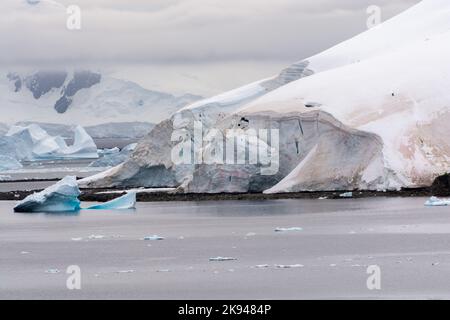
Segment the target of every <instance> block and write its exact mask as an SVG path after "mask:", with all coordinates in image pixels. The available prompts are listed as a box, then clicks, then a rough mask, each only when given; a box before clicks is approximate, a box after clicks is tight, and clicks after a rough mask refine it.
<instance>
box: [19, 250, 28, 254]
mask: <svg viewBox="0 0 450 320" xmlns="http://www.w3.org/2000/svg"><path fill="white" fill-rule="evenodd" d="M20 254H29V252H28V251H20Z"/></svg>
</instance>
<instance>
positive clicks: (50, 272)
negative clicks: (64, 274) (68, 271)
mask: <svg viewBox="0 0 450 320" xmlns="http://www.w3.org/2000/svg"><path fill="white" fill-rule="evenodd" d="M59 272H60V271H59V270H58V269H47V270H45V273H49V274H55V273H59Z"/></svg>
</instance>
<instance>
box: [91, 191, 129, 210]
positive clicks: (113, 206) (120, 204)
mask: <svg viewBox="0 0 450 320" xmlns="http://www.w3.org/2000/svg"><path fill="white" fill-rule="evenodd" d="M135 207H136V192H133V191H130V192H127V194H125V195H123V196H121V197H119V198H116V199H114V200H111V201H108V202H105V203H101V204H97V205H93V206H90V207H88V208H86V210H126V209H134V208H135Z"/></svg>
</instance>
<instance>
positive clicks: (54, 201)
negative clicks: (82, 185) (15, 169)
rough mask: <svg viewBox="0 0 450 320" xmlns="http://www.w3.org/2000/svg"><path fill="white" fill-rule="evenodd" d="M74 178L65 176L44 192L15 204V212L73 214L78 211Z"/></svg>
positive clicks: (78, 192) (77, 189)
mask: <svg viewBox="0 0 450 320" xmlns="http://www.w3.org/2000/svg"><path fill="white" fill-rule="evenodd" d="M79 195H80V189H79V188H78V184H77V181H76V177H74V176H67V177H65V178H64V179H62V180H61V181H59V182H57V183H56V184H54V185H52V186H50V187H48V188H46V189H45V190H43V191H41V192H38V193H34V194H31V195H29V196H28V197H26V198H25V199H24V200H22V201H20V202H19V203H17V205H16V206H15V207H14V211H15V212H73V211H78V210H79V209H80V201H79V200H78V196H79Z"/></svg>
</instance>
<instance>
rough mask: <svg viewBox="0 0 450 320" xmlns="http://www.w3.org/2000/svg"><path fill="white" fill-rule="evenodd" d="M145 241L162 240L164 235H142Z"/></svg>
mask: <svg viewBox="0 0 450 320" xmlns="http://www.w3.org/2000/svg"><path fill="white" fill-rule="evenodd" d="M144 240H145V241H161V240H164V237H161V236H158V235H153V236H146V237H144Z"/></svg>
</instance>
